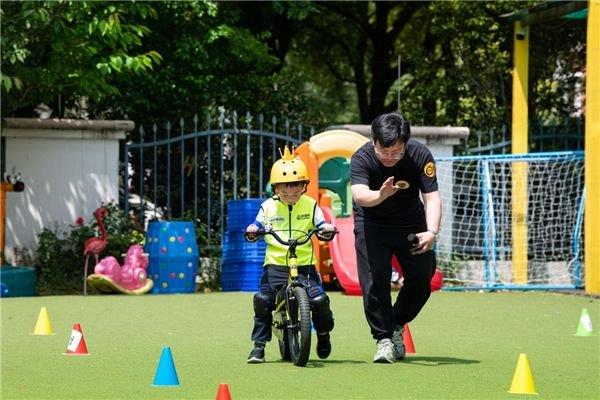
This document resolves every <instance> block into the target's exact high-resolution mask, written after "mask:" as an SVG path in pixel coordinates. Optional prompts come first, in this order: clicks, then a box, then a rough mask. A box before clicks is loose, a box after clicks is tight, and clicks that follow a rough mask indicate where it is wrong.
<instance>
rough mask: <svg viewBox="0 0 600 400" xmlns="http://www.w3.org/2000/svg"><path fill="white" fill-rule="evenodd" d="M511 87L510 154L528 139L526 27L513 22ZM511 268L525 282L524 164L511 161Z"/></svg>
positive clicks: (516, 280) (517, 280)
mask: <svg viewBox="0 0 600 400" xmlns="http://www.w3.org/2000/svg"><path fill="white" fill-rule="evenodd" d="M513 41H514V49H513V63H514V66H513V89H512V94H513V96H512V153H513V154H526V153H528V151H529V141H528V121H527V117H528V106H527V98H528V96H527V89H528V87H527V84H528V82H529V28H528V27H523V26H522V25H521V22H520V21H517V22H515V31H514V38H513ZM512 167H513V175H512V179H513V182H512V184H513V187H512V268H513V275H514V283H515V284H526V283H527V163H526V162H523V161H520V162H513V165H512Z"/></svg>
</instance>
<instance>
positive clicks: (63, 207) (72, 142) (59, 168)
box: [2, 121, 133, 262]
mask: <svg viewBox="0 0 600 400" xmlns="http://www.w3.org/2000/svg"><path fill="white" fill-rule="evenodd" d="M104 122H107V121H104ZM132 126H133V124H132ZM2 135H3V136H4V137H6V147H5V152H6V153H5V154H6V160H5V166H6V170H7V171H8V172H9V173H10V172H12V170H13V167H14V170H15V171H16V172H20V173H21V175H22V177H23V182H24V183H25V190H24V191H23V192H20V193H15V192H9V193H7V196H6V197H7V199H6V231H5V232H6V244H5V254H6V257H7V259H8V261H9V262H11V261H14V260H13V254H14V252H13V248H14V247H15V246H17V247H20V248H22V247H25V248H27V249H28V250H30V251H31V250H34V249H35V248H36V247H37V237H36V235H37V234H38V233H40V232H41V231H42V229H43V228H44V227H52V226H53V224H54V223H58V224H63V223H67V224H74V222H75V220H76V219H77V218H78V217H80V216H81V217H83V218H84V219H85V220H86V221H87V220H90V219H91V218H93V216H92V213H93V211H94V210H95V209H96V208H98V206H99V205H100V203H101V202H107V201H111V200H114V201H118V193H119V192H118V166H119V140H120V139H124V138H125V130H115V131H106V130H103V131H98V130H93V129H89V128H88V129H70V130H67V129H63V130H60V129H39V128H29V129H28V128H18V129H15V128H10V127H9V128H7V129H5V130H4V131H3V132H2Z"/></svg>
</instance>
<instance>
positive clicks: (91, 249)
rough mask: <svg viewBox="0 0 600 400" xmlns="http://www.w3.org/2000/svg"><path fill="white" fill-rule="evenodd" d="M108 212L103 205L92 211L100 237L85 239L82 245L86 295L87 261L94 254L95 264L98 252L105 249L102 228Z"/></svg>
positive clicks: (105, 241) (85, 293)
mask: <svg viewBox="0 0 600 400" xmlns="http://www.w3.org/2000/svg"><path fill="white" fill-rule="evenodd" d="M107 214H108V210H107V209H106V208H104V207H100V208H98V209H97V210H96V211H94V217H96V223H97V224H98V228H99V229H100V235H101V236H100V237H93V238H90V239H88V240H86V241H85V244H84V246H83V255H84V256H85V264H84V269H83V271H84V272H83V294H84V295H87V274H88V273H87V272H88V261H89V259H90V256H91V255H94V258H95V259H96V264H98V258H99V257H100V254H101V253H102V252H103V251H104V250H106V246H107V245H108V234H107V233H106V229H105V228H104V222H103V221H104V218H105V217H106V215H107Z"/></svg>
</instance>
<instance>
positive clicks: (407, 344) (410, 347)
mask: <svg viewBox="0 0 600 400" xmlns="http://www.w3.org/2000/svg"><path fill="white" fill-rule="evenodd" d="M402 337H403V338H404V348H405V349H406V353H407V354H408V353H410V354H415V353H416V352H417V351H416V350H415V344H414V343H413V338H412V335H411V334H410V328H409V327H408V324H404V333H403V334H402Z"/></svg>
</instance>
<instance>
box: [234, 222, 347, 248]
mask: <svg viewBox="0 0 600 400" xmlns="http://www.w3.org/2000/svg"><path fill="white" fill-rule="evenodd" d="M321 232H323V233H332V236H331V239H328V240H326V241H330V240H332V239H333V238H334V236H335V235H336V234H337V233H339V231H338V230H337V229H334V230H333V231H324V230H323V229H321V228H316V229H311V230H310V231H309V232H308V233H306V234H305V235H304V239H302V240H300V239H299V238H297V239H288V240H283V239H282V238H281V236H279V235H278V234H277V233H276V231H275V230H273V229H269V228H268V227H267V228H266V229H259V230H258V231H257V232H254V235H255V236H256V237H257V238H258V237H260V236H265V235H271V236H273V237H274V238H275V240H277V241H278V242H279V243H281V244H282V245H284V246H288V247H292V246H293V247H296V246H302V245H303V244H305V243H307V242H308V241H309V240H310V238H311V237H312V236H313V235H317V234H319V233H321ZM244 238H245V239H246V240H247V241H249V242H250V241H253V240H251V239H250V233H249V232H245V233H244ZM320 239H321V238H320ZM323 240H324V239H323Z"/></svg>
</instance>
